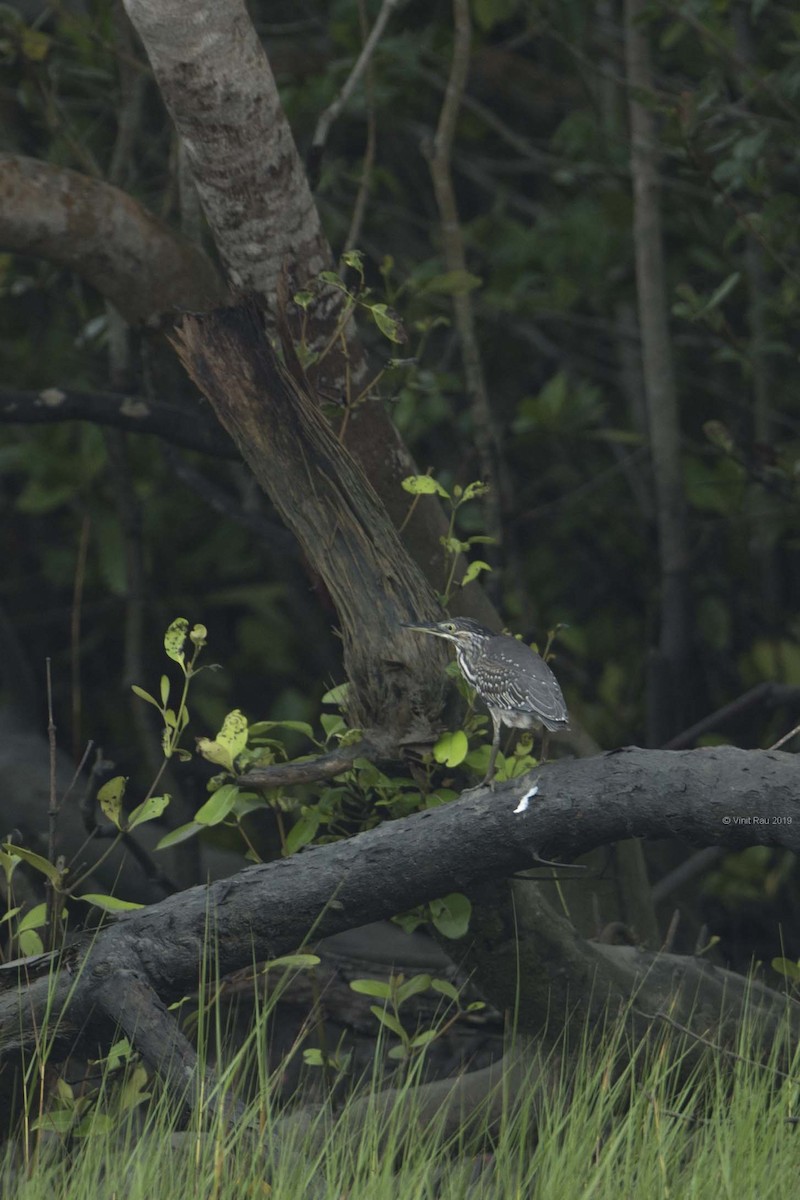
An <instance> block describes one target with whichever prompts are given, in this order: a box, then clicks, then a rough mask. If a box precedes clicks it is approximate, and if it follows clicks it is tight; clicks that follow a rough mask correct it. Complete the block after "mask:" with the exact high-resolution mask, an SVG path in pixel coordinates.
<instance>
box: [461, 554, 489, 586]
mask: <svg viewBox="0 0 800 1200" xmlns="http://www.w3.org/2000/svg"><path fill="white" fill-rule="evenodd" d="M491 569H492V568H491V567H490V566H489V564H488V563H487V562H481V560H480V559H477V558H476V559H475V561H474V562H471V563H470V564H469V566H468V567H467V569H466V571H465V572H464V578H463V579H462V580H461V586H462V587H466V586H467V584H468V583H472V581H473V579H477V578H478V576H479V575H480V573H481V571H491Z"/></svg>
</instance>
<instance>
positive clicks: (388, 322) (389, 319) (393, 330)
mask: <svg viewBox="0 0 800 1200" xmlns="http://www.w3.org/2000/svg"><path fill="white" fill-rule="evenodd" d="M367 307H368V308H369V311H370V312H371V313H372V319H373V321H374V322H375V324H376V325H377V326H378V329H380V331H381V333H382V334H383V336H384V337H385V338H388V339H389V341H390V342H394V343H395V345H397V346H401V345H403V343H404V342H407V341H408V334H407V333H406V331H405V329H404V328H403V323H402V321H401V320H400V318H399V317H398V316H397V314H396V313H395V312H393V311H392V309H390V308H389V306H388V305H387V304H369V305H367Z"/></svg>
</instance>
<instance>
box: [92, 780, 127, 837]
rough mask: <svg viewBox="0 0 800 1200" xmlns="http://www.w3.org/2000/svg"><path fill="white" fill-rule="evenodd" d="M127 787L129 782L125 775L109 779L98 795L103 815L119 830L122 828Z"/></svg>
mask: <svg viewBox="0 0 800 1200" xmlns="http://www.w3.org/2000/svg"><path fill="white" fill-rule="evenodd" d="M127 785H128V780H127V777H126V776H125V775H115V776H114V778H113V779H109V781H108V783H104V784H103V786H102V787H101V788H100V790H99V792H98V793H97V800H98V803H99V805H100V807H101V808H102V810H103V813H104V814H105V816H107V817H108V819H109V821H110V822H111V823H112V825H116V827H117V829H121V828H122V797H123V796H124V795H125V788H126V787H127Z"/></svg>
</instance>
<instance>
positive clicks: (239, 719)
mask: <svg viewBox="0 0 800 1200" xmlns="http://www.w3.org/2000/svg"><path fill="white" fill-rule="evenodd" d="M214 741H215V743H216V745H217V746H221V747H222V748H223V749H226V750H227V752H228V760H229V762H230V767H229V769H230V770H231V771H232V770H233V764H234V760H235V758H236V756H237V754H241V752H242V750H244V748H245V746H246V745H247V717H246V716H245V715H244V713H243V712H241V711H240V710H239V709H238V708H235V709H234V710H233V712H229V713H228V715H227V717H226V718H225V720H224V721H223V722H222V728H221V729H220V731H219V733H218V734H217V736H216V738H215V739H214ZM212 761H217V760H215V759H212ZM223 765H224V764H223Z"/></svg>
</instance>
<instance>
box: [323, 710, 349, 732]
mask: <svg viewBox="0 0 800 1200" xmlns="http://www.w3.org/2000/svg"><path fill="white" fill-rule="evenodd" d="M319 723H320V725H321V726H322V729H323V732H324V734H325V737H326V738H332V737H333V736H334V735H335V734H339V733H342V732H343V731H344V730H345V729H346V728H347V726H346V725H345V723H344V721H343V720H342V718H341V717H340V716H339V714H338V713H320V718H319Z"/></svg>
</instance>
